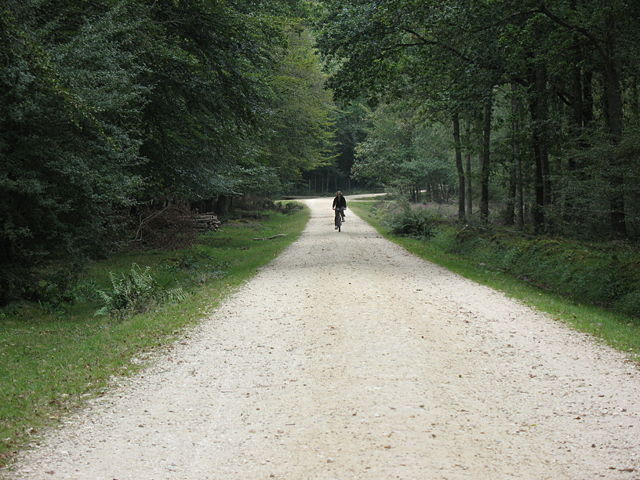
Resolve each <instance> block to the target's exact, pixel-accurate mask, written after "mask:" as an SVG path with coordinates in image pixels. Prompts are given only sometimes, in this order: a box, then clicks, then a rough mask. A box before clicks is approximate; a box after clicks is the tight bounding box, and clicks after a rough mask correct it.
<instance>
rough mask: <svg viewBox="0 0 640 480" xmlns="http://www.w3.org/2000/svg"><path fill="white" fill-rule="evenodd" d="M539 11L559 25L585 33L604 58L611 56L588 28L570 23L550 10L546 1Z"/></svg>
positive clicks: (541, 3) (541, 4)
mask: <svg viewBox="0 0 640 480" xmlns="http://www.w3.org/2000/svg"><path fill="white" fill-rule="evenodd" d="M538 11H539V12H540V13H542V14H543V15H544V16H545V17H547V18H549V19H550V20H552V21H554V22H555V23H557V24H558V25H561V26H562V27H564V28H566V29H567V30H571V31H572V32H578V33H580V34H582V35H584V36H585V37H586V38H587V39H588V40H589V41H590V42H591V43H592V44H593V46H594V47H596V49H597V50H598V52H600V55H602V58H605V59H607V58H609V56H608V55H607V52H606V51H605V49H604V48H603V47H602V44H601V42H600V41H599V40H598V39H597V38H596V37H595V36H594V35H593V34H592V33H591V32H590V31H589V30H587V29H586V28H583V27H581V26H579V25H572V24H570V23H569V22H567V21H566V20H564V19H563V18H561V17H559V16H558V15H556V14H555V13H553V12H552V11H551V10H549V8H548V7H547V6H546V5H545V3H544V2H540V8H539V10H538Z"/></svg>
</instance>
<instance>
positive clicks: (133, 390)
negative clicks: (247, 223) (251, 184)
mask: <svg viewBox="0 0 640 480" xmlns="http://www.w3.org/2000/svg"><path fill="white" fill-rule="evenodd" d="M306 203H307V204H308V205H309V206H310V207H311V209H312V218H311V220H310V222H309V224H308V226H307V229H306V230H305V232H304V234H303V236H302V237H301V239H300V240H299V241H298V242H296V243H295V244H293V245H292V246H291V247H289V249H288V250H286V251H285V253H284V254H283V255H281V256H280V257H279V258H277V259H276V260H275V261H274V262H273V263H271V264H270V265H269V266H267V267H265V268H264V269H262V271H261V272H259V273H258V275H257V276H256V277H254V279H253V280H251V281H250V282H248V283H247V284H246V285H245V286H244V287H243V288H242V289H240V290H239V291H238V292H237V293H236V294H235V295H234V296H233V297H232V298H230V299H229V300H228V301H227V302H225V304H224V305H223V306H222V307H221V308H220V309H219V310H218V311H217V312H216V313H215V314H214V315H213V316H212V317H211V318H209V319H208V320H207V321H206V322H204V323H203V324H202V325H201V327H199V328H198V329H197V330H196V331H194V332H193V333H192V335H191V336H190V338H188V339H186V340H185V341H183V342H180V343H178V344H176V345H175V347H174V348H173V349H172V350H171V351H170V352H169V353H168V354H166V355H164V356H163V358H161V359H159V360H158V362H156V364H155V365H154V366H153V367H151V368H149V369H148V370H146V371H145V372H144V373H143V374H141V375H139V376H137V377H135V378H133V379H129V380H127V381H125V382H124V384H123V385H122V386H120V387H119V388H116V389H115V390H114V391H113V392H112V393H110V394H108V395H106V396H105V397H103V398H101V399H98V400H96V401H95V402H93V403H92V405H91V406H90V407H89V408H87V409H86V410H85V411H83V412H81V413H80V414H78V415H76V416H74V417H72V418H70V419H69V420H68V421H67V424H66V425H65V426H64V427H63V428H62V429H59V430H57V431H55V432H51V433H50V434H49V435H48V436H47V437H46V438H45V439H44V440H43V442H42V445H40V446H39V447H37V448H35V449H34V450H33V451H31V452H27V453H25V454H24V455H23V456H22V457H21V459H20V462H19V466H18V469H17V471H16V472H14V473H12V474H11V475H9V476H8V478H11V479H27V478H28V479H78V480H80V479H89V478H91V479H105V480H113V479H117V480H125V479H136V480H140V479H154V480H158V479H172V480H173V479H184V480H203V479H212V480H213V479H216V480H218V479H220V480H227V479H228V480H240V479H261V478H264V479H269V478H279V479H286V480H310V479H314V480H325V479H326V480H329V479H332V480H334V479H341V480H344V479H369V478H370V479H375V480H380V479H406V480H414V479H415V480H424V479H448V480H452V479H473V480H478V479H492V480H494V479H505V478H517V479H532V480H533V479H535V480H539V479H554V480H556V479H585V480H586V479H594V478H606V479H635V478H639V477H640V402H638V399H639V398H640V372H639V371H638V369H637V368H636V367H635V366H634V365H633V364H632V363H630V362H628V361H626V359H625V357H624V356H623V355H622V354H620V353H618V352H615V351H613V350H611V349H609V348H607V347H605V346H602V345H599V344H597V343H595V342H594V341H593V340H592V339H590V338H589V337H587V336H585V335H583V334H580V333H576V332H574V331H571V330H569V329H568V328H566V327H565V326H563V325H562V324H560V323H558V322H554V321H553V320H551V319H549V318H547V317H545V316H544V315H542V314H540V313H536V312H534V311H533V310H531V309H530V308H528V307H525V306H523V305H521V304H519V303H517V302H514V301H513V300H510V299H508V298H506V297H505V296H504V295H502V294H501V293H498V292H496V291H494V290H491V289H489V288H487V287H483V286H480V285H477V284H475V283H473V282H471V281H468V280H465V279H463V278H461V277H459V276H457V275H454V274H452V273H450V272H448V271H447V270H444V269H442V268H440V267H438V266H435V265H433V264H430V263H428V262H425V261H422V260H420V259H418V258H416V257H414V256H412V255H410V254H408V253H407V252H406V251H404V250H403V249H401V248H400V247H398V246H396V245H394V244H392V243H390V242H388V241H386V240H384V239H383V238H381V237H380V235H378V234H377V233H376V232H375V231H374V230H373V229H372V228H370V227H369V226H368V225H366V224H365V223H364V222H362V221H361V220H359V219H358V218H356V217H354V216H353V215H352V214H350V213H349V212H347V215H348V217H347V222H346V224H345V225H344V230H343V231H342V232H341V233H337V232H335V231H334V230H333V227H332V222H333V215H332V211H331V209H330V204H331V199H319V200H307V201H306Z"/></svg>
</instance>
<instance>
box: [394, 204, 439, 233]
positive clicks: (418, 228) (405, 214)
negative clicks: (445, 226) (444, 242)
mask: <svg viewBox="0 0 640 480" xmlns="http://www.w3.org/2000/svg"><path fill="white" fill-rule="evenodd" d="M387 224H388V226H389V228H390V230H391V232H392V233H394V234H396V235H405V236H408V237H415V238H425V239H426V238H431V237H433V236H434V235H435V233H436V229H437V225H438V218H437V217H436V216H434V215H433V213H431V212H429V211H427V210H421V209H415V210H414V209H412V208H403V209H402V210H400V211H399V212H390V213H389V214H388V215H387Z"/></svg>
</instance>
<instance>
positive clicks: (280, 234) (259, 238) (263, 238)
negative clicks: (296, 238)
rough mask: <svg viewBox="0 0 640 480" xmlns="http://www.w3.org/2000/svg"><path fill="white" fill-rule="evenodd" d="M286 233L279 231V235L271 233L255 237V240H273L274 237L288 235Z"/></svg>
mask: <svg viewBox="0 0 640 480" xmlns="http://www.w3.org/2000/svg"><path fill="white" fill-rule="evenodd" d="M286 236H287V234H286V233H278V234H277V235H271V236H270V237H258V238H254V240H273V239H274V238H281V237H286Z"/></svg>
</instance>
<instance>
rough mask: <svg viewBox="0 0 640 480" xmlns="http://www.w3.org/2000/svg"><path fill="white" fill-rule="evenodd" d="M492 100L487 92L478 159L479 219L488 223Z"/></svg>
mask: <svg viewBox="0 0 640 480" xmlns="http://www.w3.org/2000/svg"><path fill="white" fill-rule="evenodd" d="M492 109H493V98H492V94H491V93H490V92H489V94H488V95H487V97H486V98H485V100H484V107H483V112H482V156H481V157H480V219H481V220H482V221H483V222H485V223H486V222H488V221H489V172H490V166H491V165H490V162H491V116H492Z"/></svg>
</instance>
